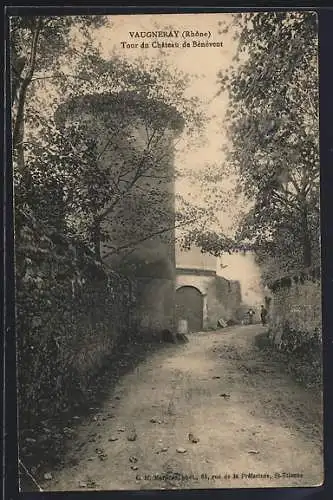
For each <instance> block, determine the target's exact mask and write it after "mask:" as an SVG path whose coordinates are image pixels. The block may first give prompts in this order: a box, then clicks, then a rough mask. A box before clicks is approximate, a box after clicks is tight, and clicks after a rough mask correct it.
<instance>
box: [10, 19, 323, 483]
mask: <svg viewBox="0 0 333 500" xmlns="http://www.w3.org/2000/svg"><path fill="white" fill-rule="evenodd" d="M36 14H38V12H37V11H36V12H34V13H33V15H29V16H27V15H26V16H18V15H15V16H10V20H9V21H10V41H9V42H10V76H11V81H10V95H11V125H12V164H13V189H14V215H15V289H16V298H15V307H16V345H17V380H18V384H17V406H18V437H17V439H18V468H19V483H20V491H21V492H31V491H49V492H57V491H62V492H66V491H82V492H84V491H85V492H86V491H97V490H98V491H119V490H129V491H130V490H131V491H135V490H138V491H139V490H191V489H200V490H203V489H217V488H280V487H281V488H282V487H310V486H319V485H321V484H323V481H324V461H323V402H322V399H323V380H322V379H323V376H322V370H323V368H322V310H321V308H322V293H321V243H320V242H321V232H320V158H319V77H318V19H317V14H316V13H315V12H312V11H306V10H298V11H288V10H283V11H276V12H274V11H271V10H270V11H258V12H256V11H251V12H246V11H243V12H240V11H239V12H233V13H231V12H230V13H227V12H223V13H216V12H214V13H192V14H189V13H186V14H185V13H183V14H180V13H175V14H123V13H117V14H113V15H102V14H100V15H59V16H56V15H55V16H45V15H44V16H39V15H36Z"/></svg>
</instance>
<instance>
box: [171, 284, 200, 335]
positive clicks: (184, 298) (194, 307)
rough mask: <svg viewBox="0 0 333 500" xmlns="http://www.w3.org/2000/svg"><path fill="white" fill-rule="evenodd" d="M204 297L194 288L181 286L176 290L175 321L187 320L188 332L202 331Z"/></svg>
mask: <svg viewBox="0 0 333 500" xmlns="http://www.w3.org/2000/svg"><path fill="white" fill-rule="evenodd" d="M203 313H204V297H203V295H202V293H201V292H200V290H198V289H197V288H196V287H194V286H187V285H186V286H181V287H179V288H178V289H177V290H176V321H177V323H176V324H178V322H179V320H181V319H185V320H187V324H188V329H189V331H190V332H198V331H200V330H202V329H203V323H204V314H203Z"/></svg>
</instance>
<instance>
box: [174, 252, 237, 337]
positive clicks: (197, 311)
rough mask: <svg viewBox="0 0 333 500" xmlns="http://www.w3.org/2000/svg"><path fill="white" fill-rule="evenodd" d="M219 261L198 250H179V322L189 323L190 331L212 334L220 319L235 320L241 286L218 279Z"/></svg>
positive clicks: (177, 280)
mask: <svg viewBox="0 0 333 500" xmlns="http://www.w3.org/2000/svg"><path fill="white" fill-rule="evenodd" d="M216 270H217V259H216V258H215V257H213V256H212V255H209V254H204V253H202V252H201V250H200V249H199V248H196V247H192V248H191V250H190V251H184V250H181V249H180V247H179V246H176V322H177V324H178V323H179V321H180V320H184V319H185V320H187V323H188V329H189V331H200V330H209V329H213V328H216V327H217V326H218V321H219V320H220V319H224V320H225V321H228V320H236V319H237V313H238V310H239V307H240V304H241V292H240V284H239V282H238V281H234V280H230V279H229V280H227V279H225V278H224V277H223V276H219V275H217V272H216Z"/></svg>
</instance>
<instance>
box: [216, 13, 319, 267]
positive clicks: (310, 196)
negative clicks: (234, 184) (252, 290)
mask: <svg viewBox="0 0 333 500" xmlns="http://www.w3.org/2000/svg"><path fill="white" fill-rule="evenodd" d="M234 21H235V22H234V26H235V27H236V38H238V53H237V56H236V60H235V64H234V66H233V67H232V68H230V70H229V71H228V72H226V73H224V74H221V73H220V74H219V82H220V85H221V92H222V91H227V92H228V94H229V101H230V105H229V110H228V116H227V118H228V123H227V125H228V134H229V138H230V142H231V147H230V148H229V150H228V162H229V166H230V167H231V168H232V169H234V171H235V172H237V173H238V175H239V179H240V190H241V191H242V193H243V194H244V195H245V196H246V197H247V199H249V200H250V201H251V203H252V208H251V210H250V211H249V212H248V213H247V215H246V217H245V218H244V219H243V223H242V224H241V227H240V231H239V234H238V239H239V241H241V240H245V241H247V242H248V243H249V244H250V243H251V245H252V247H253V248H254V249H255V250H256V252H257V255H258V257H259V260H261V262H263V261H266V263H267V262H268V260H269V259H271V260H272V261H275V263H276V262H278V263H279V265H278V267H279V268H280V271H281V268H285V269H292V268H293V269H295V268H308V267H310V266H313V265H315V264H317V263H318V262H319V260H318V259H319V151H318V150H319V147H318V130H319V124H318V67H317V65H318V47H317V19H316V14H315V13H311V12H292V13H290V12H289V13H285V12H274V13H249V14H240V15H236V16H235V18H234ZM276 272H278V271H277V269H276Z"/></svg>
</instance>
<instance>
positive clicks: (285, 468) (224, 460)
mask: <svg viewBox="0 0 333 500" xmlns="http://www.w3.org/2000/svg"><path fill="white" fill-rule="evenodd" d="M262 331H263V329H262V328H261V327H260V326H258V325H253V326H242V327H231V328H227V329H224V330H220V331H217V332H208V333H207V332H203V333H198V334H192V335H190V336H189V339H190V342H189V343H188V344H184V345H181V346H179V345H176V346H171V347H170V348H166V349H165V350H162V351H160V352H158V353H155V354H153V355H152V357H151V358H150V359H148V360H146V361H145V362H143V363H141V364H140V365H139V366H138V367H137V368H136V369H135V370H134V371H133V372H132V373H130V374H127V375H125V376H124V377H123V378H122V379H121V380H119V383H118V384H117V386H116V388H115V390H114V391H113V392H112V394H110V397H109V399H108V400H107V401H106V403H105V405H104V407H103V409H102V410H101V411H100V412H99V413H98V414H96V415H95V416H93V417H92V418H91V419H90V420H89V421H85V422H83V423H82V425H81V426H80V428H79V431H78V436H77V438H76V440H75V442H73V443H72V445H71V447H70V450H69V453H68V456H67V462H68V463H71V464H72V465H71V466H67V467H65V468H63V469H62V470H56V471H52V478H53V479H52V480H51V481H45V484H44V485H43V488H44V489H45V490H49V491H65V490H79V489H98V490H138V489H170V488H171V489H172V488H173V489H178V488H182V489H186V488H215V487H216V488H226V487H263V486H268V487H279V486H281V487H286V486H314V485H318V484H321V483H322V480H323V457H322V422H321V420H322V407H321V397H320V395H318V394H313V393H312V392H308V391H306V390H305V389H303V388H302V387H300V386H299V385H298V384H296V383H295V382H293V381H292V380H291V378H290V376H289V375H288V374H286V373H284V372H283V370H282V369H281V367H280V366H279V365H278V364H277V363H272V362H271V361H270V360H268V359H266V358H265V357H264V356H263V354H262V353H261V352H260V351H259V350H258V349H257V348H256V347H255V343H254V338H255V336H256V335H257V334H258V333H260V332H262Z"/></svg>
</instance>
